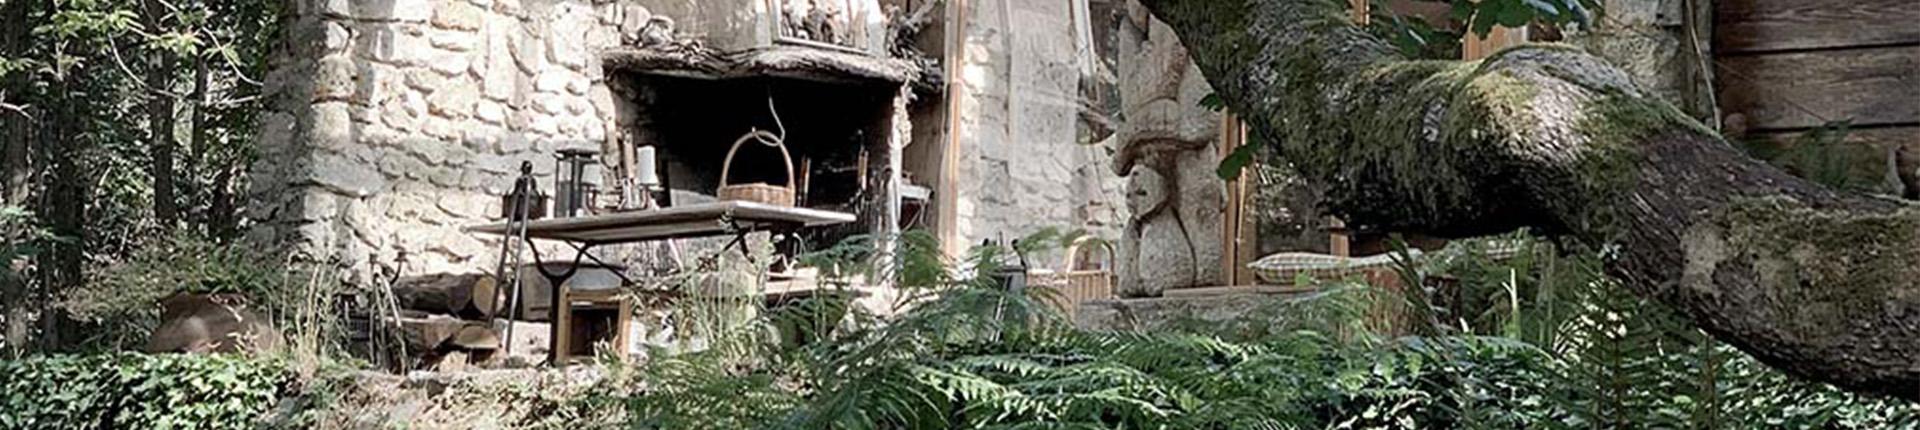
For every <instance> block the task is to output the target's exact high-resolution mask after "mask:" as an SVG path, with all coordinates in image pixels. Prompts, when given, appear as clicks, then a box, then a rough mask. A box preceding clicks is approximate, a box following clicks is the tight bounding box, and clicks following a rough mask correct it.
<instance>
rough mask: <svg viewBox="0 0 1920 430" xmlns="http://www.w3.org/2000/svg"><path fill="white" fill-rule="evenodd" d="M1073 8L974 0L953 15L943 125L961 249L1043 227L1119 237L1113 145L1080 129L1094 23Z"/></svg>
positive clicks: (1095, 81) (1092, 72)
mask: <svg viewBox="0 0 1920 430" xmlns="http://www.w3.org/2000/svg"><path fill="white" fill-rule="evenodd" d="M1076 3H1079V2H1061V1H1047V2H995V1H973V2H965V4H966V5H967V7H968V9H967V10H963V11H959V13H962V14H965V15H966V16H965V17H964V20H965V22H966V27H965V29H964V30H963V31H962V32H961V35H960V37H962V39H961V43H960V46H959V49H963V50H965V53H964V54H963V56H964V62H963V63H962V64H959V65H958V68H957V71H958V73H959V75H960V76H956V77H954V79H955V80H958V81H960V82H962V85H961V86H960V88H961V93H960V94H958V95H957V97H959V99H960V100H959V101H958V104H957V108H958V109H960V112H959V115H957V116H955V117H956V118H957V119H958V120H959V122H958V123H956V124H953V125H952V128H951V130H950V132H952V133H958V134H959V135H960V136H959V137H958V141H959V142H960V143H959V144H960V148H961V151H960V156H961V159H960V163H959V166H958V170H959V177H960V178H961V179H960V181H959V189H958V190H957V196H956V203H957V208H956V209H957V213H958V215H957V217H956V218H957V221H958V224H959V225H957V226H955V232H956V234H957V237H956V240H955V242H956V244H957V245H959V246H962V247H964V246H965V245H967V244H976V243H979V242H980V241H982V240H996V241H997V240H1001V239H1008V240H1011V239H1016V238H1019V237H1021V236H1024V235H1027V234H1031V233H1033V232H1036V231H1039V230H1040V229H1043V228H1048V227H1054V228H1060V229H1065V230H1073V229H1085V230H1087V231H1088V232H1089V233H1091V234H1093V235H1095V236H1098V237H1102V238H1106V239H1110V240H1111V239H1117V238H1118V237H1119V234H1120V230H1121V226H1122V225H1123V224H1124V222H1125V218H1126V214H1125V208H1124V207H1122V206H1121V205H1120V204H1119V202H1121V201H1122V197H1121V192H1122V190H1121V183H1122V182H1121V178H1120V177H1119V176H1118V175H1115V174H1114V173H1112V171H1111V170H1110V169H1109V168H1108V167H1107V166H1108V165H1109V164H1110V162H1111V160H1112V155H1111V154H1112V151H1113V147H1112V145H1113V143H1112V142H1111V141H1108V140H1107V137H1106V136H1104V135H1103V134H1105V133H1099V132H1097V131H1087V130H1088V129H1089V127H1087V126H1086V125H1085V124H1083V122H1084V121H1085V119H1086V118H1085V117H1084V116H1083V114H1088V113H1090V112H1088V110H1089V109H1091V108H1090V107H1089V106H1088V102H1087V101H1088V99H1089V98H1091V97H1090V96H1088V95H1087V94H1086V93H1085V92H1083V87H1098V86H1099V85H1101V84H1102V83H1101V82H1100V80H1101V77H1100V75H1099V73H1098V72H1097V70H1096V64H1095V63H1096V62H1097V61H1098V58H1095V57H1094V53H1093V52H1092V47H1091V46H1090V45H1091V44H1092V43H1093V41H1092V40H1091V37H1090V34H1088V33H1089V32H1087V31H1086V30H1087V29H1088V27H1089V25H1090V24H1091V23H1092V22H1094V18H1091V17H1089V16H1088V14H1089V13H1088V10H1087V9H1086V8H1084V7H1082V6H1084V5H1076ZM1109 80H1110V79H1109ZM1106 85H1111V83H1110V82H1108V83H1106ZM1103 115H1106V114H1105V113H1099V112H1091V115H1090V116H1093V117H1100V116H1103ZM1094 128H1097V127H1094ZM925 144H927V143H926V142H917V143H915V145H925ZM934 145H939V143H934ZM960 249H964V248H960ZM1044 264H1046V267H1053V266H1055V265H1057V264H1058V260H1057V259H1053V258H1049V259H1047V260H1045V262H1044Z"/></svg>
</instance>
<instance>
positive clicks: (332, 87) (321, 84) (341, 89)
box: [313, 55, 360, 101]
mask: <svg viewBox="0 0 1920 430" xmlns="http://www.w3.org/2000/svg"><path fill="white" fill-rule="evenodd" d="M359 77H360V73H359V69H358V68H357V67H354V64H353V59H352V58H351V57H347V56H345V55H329V56H326V57H323V58H321V59H320V61H319V62H318V63H317V64H315V68H314V72H313V100H315V101H327V100H346V99H348V98H350V97H353V92H354V89H355V87H356V86H357V84H358V82H359Z"/></svg>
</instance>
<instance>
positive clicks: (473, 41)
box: [427, 30, 483, 52]
mask: <svg viewBox="0 0 1920 430" xmlns="http://www.w3.org/2000/svg"><path fill="white" fill-rule="evenodd" d="M427 40H428V43H429V44H431V45H433V47H435V48H440V49H445V50H448V51H454V52H467V51H472V50H473V49H474V48H476V47H478V46H480V41H481V40H483V39H482V36H480V35H479V34H475V33H471V32H461V31H447V30H434V31H433V32H432V36H430V37H428V38H427Z"/></svg>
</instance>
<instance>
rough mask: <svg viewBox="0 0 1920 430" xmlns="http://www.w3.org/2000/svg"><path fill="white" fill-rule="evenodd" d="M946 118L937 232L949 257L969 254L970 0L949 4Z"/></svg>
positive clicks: (936, 200)
mask: <svg viewBox="0 0 1920 430" xmlns="http://www.w3.org/2000/svg"><path fill="white" fill-rule="evenodd" d="M946 24H947V34H946V36H947V40H946V50H947V52H945V54H946V55H945V57H946V60H947V64H946V70H947V100H946V102H947V106H946V107H947V118H946V122H947V124H946V132H947V135H946V146H945V147H943V148H940V149H941V152H940V175H939V178H937V181H936V184H937V186H938V187H939V188H936V189H935V190H934V232H935V235H936V236H937V237H938V238H939V240H940V250H941V251H944V252H945V253H946V254H947V255H949V256H959V255H960V254H962V253H965V252H966V249H967V247H966V244H963V243H960V225H959V223H960V157H961V154H963V153H964V152H963V151H961V145H962V144H963V143H965V142H966V140H965V139H962V137H961V135H960V102H961V94H962V93H965V92H966V88H967V82H966V75H965V74H963V73H961V71H962V68H964V67H965V66H966V64H965V63H966V61H967V50H966V46H967V43H966V42H967V0H954V1H950V2H947V20H946Z"/></svg>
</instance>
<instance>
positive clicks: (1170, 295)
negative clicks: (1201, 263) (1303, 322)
mask: <svg viewBox="0 0 1920 430" xmlns="http://www.w3.org/2000/svg"><path fill="white" fill-rule="evenodd" d="M1317 291H1319V290H1317V289H1313V288H1301V287H1291V286H1284V287H1283V286H1270V285H1255V286H1234V287H1206V288H1182V289H1173V290H1167V291H1166V293H1164V295H1162V296H1161V297H1146V298H1137V299H1112V300H1094V301H1088V302H1084V303H1081V304H1080V307H1079V309H1078V310H1077V311H1076V312H1075V313H1074V321H1073V322H1074V325H1075V326H1077V327H1079V328H1082V329H1086V330H1094V331H1153V330H1157V329H1161V328H1165V327H1167V326H1169V325H1173V324H1177V323H1182V322H1192V321H1200V322H1226V321H1229V320H1233V319H1235V318H1239V317H1241V316H1243V315H1245V314H1247V313H1248V312H1249V311H1252V310H1254V309H1258V308H1260V307H1261V306H1263V305H1267V304H1271V303H1275V302H1277V301H1281V300H1287V299H1295V298H1299V297H1302V296H1305V295H1308V294H1312V293H1315V292H1317Z"/></svg>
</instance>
